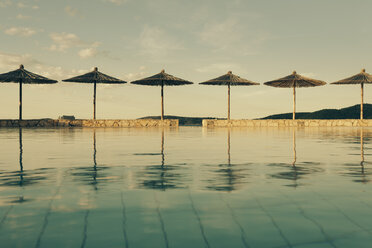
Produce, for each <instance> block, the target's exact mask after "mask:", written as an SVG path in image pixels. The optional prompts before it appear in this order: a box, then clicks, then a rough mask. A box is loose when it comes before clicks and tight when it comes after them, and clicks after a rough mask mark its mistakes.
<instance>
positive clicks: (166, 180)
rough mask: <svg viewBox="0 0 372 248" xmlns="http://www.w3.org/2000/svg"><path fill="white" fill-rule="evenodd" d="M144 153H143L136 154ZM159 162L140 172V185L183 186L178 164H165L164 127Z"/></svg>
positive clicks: (162, 188)
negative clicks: (141, 178) (141, 179)
mask: <svg viewBox="0 0 372 248" xmlns="http://www.w3.org/2000/svg"><path fill="white" fill-rule="evenodd" d="M137 155H144V154H137ZM159 155H161V164H160V165H151V166H146V167H145V170H144V171H143V172H141V175H140V177H143V181H142V183H141V186H143V187H145V188H149V189H158V190H163V191H164V190H167V189H177V188H184V187H185V186H184V182H182V180H181V178H184V175H182V174H180V173H178V172H177V170H180V169H181V168H180V166H182V165H183V164H177V165H166V164H165V153H164V128H162V130H161V149H160V154H159Z"/></svg>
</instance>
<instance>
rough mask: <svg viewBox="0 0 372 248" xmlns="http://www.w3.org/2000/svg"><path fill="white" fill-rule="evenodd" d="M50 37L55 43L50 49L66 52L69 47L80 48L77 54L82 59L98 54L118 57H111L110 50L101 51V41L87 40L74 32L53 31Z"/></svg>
mask: <svg viewBox="0 0 372 248" xmlns="http://www.w3.org/2000/svg"><path fill="white" fill-rule="evenodd" d="M49 37H50V38H51V40H52V41H53V44H52V45H50V46H49V48H48V49H49V50H50V51H57V52H66V51H67V50H69V49H78V51H77V55H78V56H79V57H80V58H81V59H88V58H93V57H97V56H103V57H107V58H111V59H116V58H114V57H111V56H110V55H109V52H107V51H101V50H100V49H99V47H100V46H101V43H100V42H97V41H96V42H87V41H84V40H82V39H80V38H79V37H78V36H77V35H76V34H73V33H66V32H62V33H51V34H50V35H49Z"/></svg>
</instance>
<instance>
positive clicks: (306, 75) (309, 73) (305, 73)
mask: <svg viewBox="0 0 372 248" xmlns="http://www.w3.org/2000/svg"><path fill="white" fill-rule="evenodd" d="M301 75H302V76H304V77H309V78H314V77H316V73H313V72H304V73H301Z"/></svg>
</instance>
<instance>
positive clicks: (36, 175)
mask: <svg viewBox="0 0 372 248" xmlns="http://www.w3.org/2000/svg"><path fill="white" fill-rule="evenodd" d="M18 141H19V158H18V162H19V170H15V171H4V172H0V186H19V187H20V188H21V193H20V195H19V196H16V197H15V199H14V200H12V201H11V202H13V203H22V202H25V201H28V200H29V199H26V198H25V197H24V195H23V192H24V187H25V186H28V185H33V184H36V183H38V182H40V181H42V180H45V179H47V173H48V170H49V169H43V168H40V169H36V170H27V171H25V170H24V168H23V138H22V128H19V133H18Z"/></svg>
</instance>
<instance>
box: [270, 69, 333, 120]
mask: <svg viewBox="0 0 372 248" xmlns="http://www.w3.org/2000/svg"><path fill="white" fill-rule="evenodd" d="M264 84H265V85H268V86H273V87H278V88H293V115H292V118H293V120H295V119H296V88H304V87H315V86H322V85H325V84H326V82H324V81H321V80H316V79H312V78H308V77H304V76H301V75H300V74H297V73H296V71H294V72H293V73H292V74H291V75H289V76H286V77H283V78H279V79H276V80H273V81H269V82H266V83H264Z"/></svg>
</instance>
